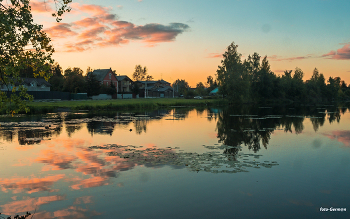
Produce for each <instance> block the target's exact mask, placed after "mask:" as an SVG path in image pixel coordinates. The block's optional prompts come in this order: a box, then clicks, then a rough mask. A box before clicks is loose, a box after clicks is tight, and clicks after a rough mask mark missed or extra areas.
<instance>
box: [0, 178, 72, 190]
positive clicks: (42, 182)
mask: <svg viewBox="0 0 350 219" xmlns="http://www.w3.org/2000/svg"><path fill="white" fill-rule="evenodd" d="M64 177H65V175H64V174H59V175H54V176H46V177H44V178H27V177H14V178H12V179H1V178H0V186H1V190H2V191H3V192H8V190H12V192H13V193H21V192H24V191H25V192H26V193H28V194H31V193H35V192H42V191H47V192H54V191H56V190H53V189H51V188H50V187H51V186H52V185H53V184H54V183H55V182H57V181H58V180H60V179H63V178H64Z"/></svg>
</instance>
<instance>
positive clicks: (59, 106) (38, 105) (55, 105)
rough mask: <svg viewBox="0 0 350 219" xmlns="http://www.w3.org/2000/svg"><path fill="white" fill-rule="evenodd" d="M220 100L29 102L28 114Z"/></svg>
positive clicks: (218, 101)
mask: <svg viewBox="0 0 350 219" xmlns="http://www.w3.org/2000/svg"><path fill="white" fill-rule="evenodd" d="M223 104H224V102H223V100H222V99H177V98H150V99H141V98H140V99H115V100H76V101H55V102H31V103H28V106H29V108H30V112H29V114H38V113H48V112H55V111H57V110H93V111H94V110H137V109H157V108H164V107H174V106H210V105H223Z"/></svg>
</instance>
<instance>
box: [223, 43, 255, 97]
mask: <svg viewBox="0 0 350 219" xmlns="http://www.w3.org/2000/svg"><path fill="white" fill-rule="evenodd" d="M237 47H238V45H235V43H234V42H232V43H231V44H230V45H229V46H228V47H227V50H226V52H225V53H224V54H223V58H224V59H223V60H222V61H221V66H218V70H217V71H216V72H217V80H218V83H219V86H220V87H219V92H220V93H222V94H223V95H227V97H228V99H229V101H230V102H242V101H243V100H246V99H247V97H248V94H249V79H248V74H247V71H246V70H245V68H244V66H243V64H242V61H241V56H242V55H241V54H240V53H238V51H237Z"/></svg>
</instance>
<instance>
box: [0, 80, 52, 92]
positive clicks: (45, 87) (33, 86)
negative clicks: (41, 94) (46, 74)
mask: <svg viewBox="0 0 350 219" xmlns="http://www.w3.org/2000/svg"><path fill="white" fill-rule="evenodd" d="M19 85H23V86H24V88H27V91H50V87H51V84H50V83H49V82H47V81H46V80H45V79H44V78H22V82H17V83H16V84H15V86H16V87H17V86H19ZM12 87H13V85H9V87H8V86H6V85H5V84H1V91H8V89H10V91H11V90H12Z"/></svg>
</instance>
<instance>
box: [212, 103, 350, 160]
mask: <svg viewBox="0 0 350 219" xmlns="http://www.w3.org/2000/svg"><path fill="white" fill-rule="evenodd" d="M346 109H347V108H335V107H334V106H332V107H331V108H318V107H296V108H287V107H273V108H272V107H252V106H244V107H240V108H230V109H225V110H223V111H222V112H221V113H220V114H219V115H218V122H217V132H218V138H219V139H220V141H221V142H222V143H223V144H225V145H230V146H241V145H245V146H247V147H248V148H249V150H252V151H253V152H258V151H259V150H260V149H261V146H263V147H264V148H265V149H267V145H268V144H269V141H270V139H271V135H272V133H273V132H274V130H284V131H285V132H290V133H293V132H294V133H296V134H300V133H302V131H303V130H304V125H303V123H304V120H305V119H306V118H308V119H310V121H311V123H312V125H313V129H314V131H315V132H316V131H318V129H319V127H321V126H323V125H324V122H325V120H326V118H327V120H328V121H329V123H332V122H334V121H336V122H338V123H339V122H340V116H341V114H344V113H345V112H346ZM237 148H238V147H235V148H231V149H227V150H225V153H228V154H233V155H235V154H237V153H238V151H239V150H238V149H237Z"/></svg>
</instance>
